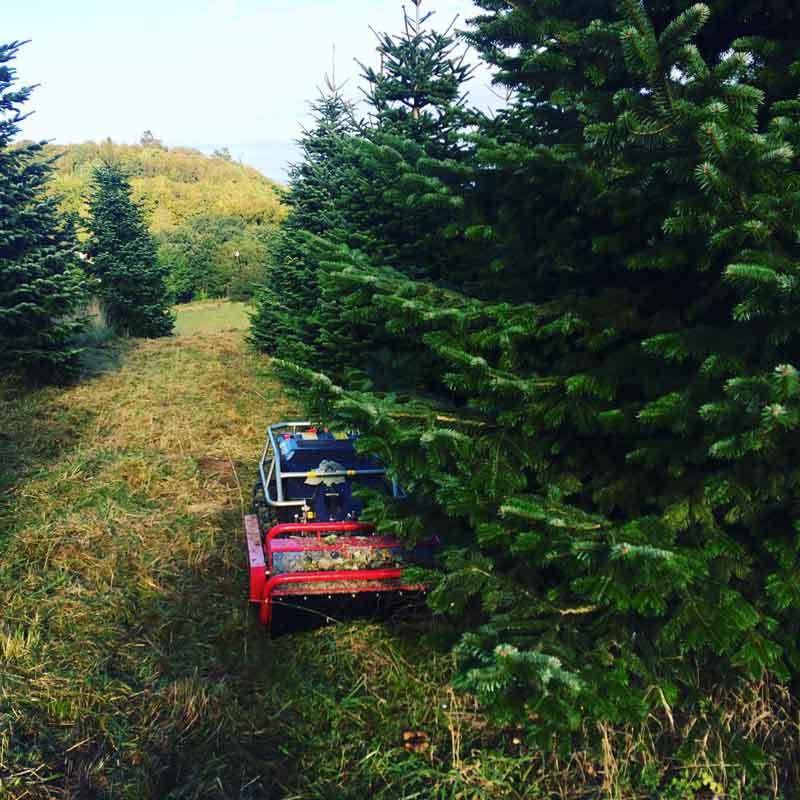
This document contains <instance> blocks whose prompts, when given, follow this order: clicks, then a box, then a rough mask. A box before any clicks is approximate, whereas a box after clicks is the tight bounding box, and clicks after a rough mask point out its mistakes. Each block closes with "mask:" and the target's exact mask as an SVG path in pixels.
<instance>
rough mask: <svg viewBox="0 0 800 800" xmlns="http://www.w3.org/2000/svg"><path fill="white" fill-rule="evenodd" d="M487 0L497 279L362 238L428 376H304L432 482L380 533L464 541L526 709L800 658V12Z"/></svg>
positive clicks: (341, 266) (461, 578)
mask: <svg viewBox="0 0 800 800" xmlns="http://www.w3.org/2000/svg"><path fill="white" fill-rule="evenodd" d="M479 5H481V6H482V7H483V8H484V9H486V12H487V13H486V14H485V16H484V17H482V18H480V19H479V20H478V23H477V27H476V28H475V29H474V30H473V32H472V34H471V39H472V41H473V42H474V43H475V45H476V46H477V47H479V48H480V49H481V51H482V52H483V53H484V55H485V57H486V58H487V59H489V60H490V61H493V63H494V64H495V65H496V66H497V68H498V70H499V76H500V80H502V81H503V82H504V83H505V84H506V85H507V86H508V87H510V88H512V89H514V91H515V100H514V103H513V105H512V106H511V107H510V108H509V109H508V110H507V111H506V112H504V113H503V114H501V115H500V116H499V118H498V119H497V120H495V121H493V122H488V121H487V122H484V124H483V125H482V129H481V135H480V136H479V143H478V147H477V150H476V152H475V155H474V158H473V159H472V160H471V161H470V163H469V164H468V165H467V169H462V170H460V171H459V170H456V169H452V170H450V172H449V175H448V177H447V178H446V180H442V181H441V183H440V185H439V187H438V188H439V189H440V191H441V192H442V193H443V195H444V196H446V197H449V198H450V201H449V202H450V205H451V207H452V208H453V209H458V208H459V207H461V208H462V209H463V212H462V213H460V214H456V215H454V218H452V219H451V221H450V222H449V223H448V226H447V229H448V235H451V236H454V237H455V238H456V239H458V240H461V241H465V242H466V241H469V242H472V243H473V245H474V247H475V253H474V254H473V257H477V255H481V256H482V258H483V265H484V266H483V270H484V277H485V279H484V280H478V281H474V280H473V279H472V278H470V279H469V280H465V281H463V282H461V283H460V284H459V283H456V282H454V284H455V285H451V286H445V285H444V284H443V283H441V282H440V285H438V286H437V285H435V284H434V283H430V282H421V281H418V280H414V279H413V276H411V277H409V276H408V274H406V275H403V274H399V273H398V272H397V271H391V270H386V269H382V268H381V267H380V265H379V264H369V263H366V262H365V261H364V260H363V259H361V260H359V259H358V258H356V257H353V255H352V254H347V253H340V257H339V263H338V266H337V268H336V269H331V270H329V271H328V273H327V274H328V275H329V280H330V284H331V287H332V289H331V291H332V292H334V291H335V290H336V289H337V288H338V291H339V292H340V293H342V294H344V293H348V292H350V293H352V295H353V296H360V298H361V299H360V302H361V303H362V304H363V305H364V306H366V307H369V308H371V309H372V313H373V315H374V317H373V319H374V320H375V321H376V324H377V325H380V329H381V335H382V336H383V337H384V341H386V342H387V345H388V346H389V347H391V346H392V343H394V346H396V347H397V348H398V349H404V348H405V349H407V348H409V347H410V346H411V345H410V344H409V343H416V353H417V356H418V359H417V363H419V364H420V371H418V372H417V373H416V374H415V373H414V372H413V371H412V372H409V373H408V374H406V375H405V376H404V381H405V383H404V385H403V386H402V387H395V392H393V393H392V394H388V395H382V394H379V393H376V392H374V391H366V392H358V391H354V390H353V388H352V387H351V386H337V385H336V384H335V383H333V382H331V380H330V379H329V378H328V377H327V376H323V375H318V374H313V373H312V372H310V371H307V370H306V371H304V370H302V369H298V368H296V367H292V366H291V365H284V369H285V370H286V372H287V374H289V375H290V376H291V377H292V379H293V380H294V382H295V385H297V386H302V387H305V389H306V390H308V391H310V393H311V396H312V398H313V402H312V410H313V413H314V414H316V415H317V416H319V417H320V418H321V419H324V420H325V421H326V422H328V423H329V424H337V423H338V424H341V425H348V426H351V427H358V428H360V429H361V430H362V431H363V432H364V439H363V446H364V447H365V448H366V449H368V450H371V451H373V452H377V453H379V454H380V455H381V456H382V457H383V458H384V459H385V460H386V461H387V462H388V463H389V464H390V465H391V466H392V468H393V469H394V470H395V471H396V472H397V474H398V475H399V477H400V479H401V481H402V482H403V484H404V485H405V486H406V487H407V488H408V490H409V494H410V496H411V499H410V500H409V501H408V502H407V503H406V504H405V508H400V507H398V505H397V504H396V503H394V502H385V503H381V502H380V501H377V500H376V501H375V502H374V503H373V504H372V506H371V513H372V514H373V517H374V518H375V519H377V520H378V521H379V522H380V524H381V527H383V528H385V529H388V530H393V531H400V532H405V533H407V534H408V535H410V536H417V535H421V534H423V533H428V534H429V533H431V532H435V533H437V534H438V535H440V536H442V537H443V538H445V539H446V541H447V543H448V547H447V548H446V550H445V552H444V556H443V570H442V573H441V576H440V579H439V583H438V586H437V588H436V590H435V591H434V592H433V593H432V596H431V604H432V605H433V606H434V608H436V609H437V610H439V611H441V612H442V613H445V614H448V615H450V616H451V617H453V618H454V619H456V620H458V619H460V620H461V621H462V622H463V624H464V627H465V633H464V636H463V639H462V642H461V644H460V645H459V647H458V653H459V656H460V659H461V663H462V666H463V673H462V676H463V677H462V683H463V685H464V686H466V687H468V688H470V689H471V690H472V691H474V692H476V693H477V694H478V696H479V698H480V699H481V700H482V701H483V702H484V703H486V704H487V705H490V706H492V707H493V708H494V709H495V710H496V711H497V712H498V713H500V714H502V715H506V716H509V717H511V716H516V717H518V718H520V719H521V720H523V721H525V720H527V721H530V720H535V723H534V725H533V727H534V728H538V729H539V730H541V731H542V732H546V731H548V730H552V729H553V728H562V729H563V728H565V727H566V728H575V727H576V726H577V725H578V724H579V723H580V721H581V719H586V718H596V719H603V720H610V721H618V720H626V719H643V718H644V717H645V716H646V715H647V714H648V713H649V711H650V709H651V708H652V706H653V704H654V703H661V702H668V703H670V704H671V703H673V702H674V701H676V700H677V698H678V697H679V696H680V695H681V693H682V692H685V691H686V690H687V688H688V687H690V686H691V685H692V683H693V682H694V681H695V680H696V675H697V674H698V671H699V672H700V674H702V675H703V676H704V677H713V678H715V679H717V680H731V679H736V677H737V676H747V675H759V674H761V672H762V671H763V670H765V669H767V670H771V671H772V672H773V673H775V674H776V675H777V676H778V677H780V678H783V679H787V678H789V677H790V676H797V674H798V671H799V670H800V650H799V649H798V645H797V642H798V633H800V624H799V623H798V614H797V610H798V604H800V595H798V593H797V592H796V589H795V583H796V579H795V577H794V576H795V575H796V574H797V570H798V569H800V544H799V543H800V538H799V536H800V535H799V534H798V530H800V524H799V523H798V521H797V517H796V511H795V509H796V505H797V496H798V492H799V491H800V477H798V475H797V474H796V471H795V470H794V469H793V466H792V461H791V455H790V454H791V453H792V452H793V450H794V449H795V448H796V437H797V430H798V425H800V390H799V387H800V382H798V379H797V368H796V366H795V364H796V361H797V358H798V352H800V350H799V349H798V348H799V347H800V340H798V337H797V333H796V325H795V324H794V320H795V319H796V315H797V311H798V309H797V307H796V303H797V297H796V283H797V275H796V272H797V266H798V263H800V248H799V247H798V240H797V237H796V230H797V220H798V219H800V205H798V204H799V203H800V200H799V198H800V192H798V181H799V180H800V179H799V178H798V174H800V173H798V155H797V153H798V150H797V148H798V146H800V142H798V135H799V134H800V128H799V127H798V125H800V100H798V90H800V62H798V61H797V60H796V59H797V46H796V44H797V42H798V41H800V18H798V15H797V14H796V13H789V14H786V13H785V12H786V9H785V6H784V5H783V4H781V3H778V2H776V3H774V4H770V3H767V4H766V5H768V6H770V9H767V10H766V11H765V12H764V13H762V14H759V15H752V14H751V13H750V12H749V11H747V10H746V9H744V8H736V7H732V6H731V5H730V4H727V3H724V2H719V3H712V4H710V5H704V4H696V5H693V6H691V7H688V8H687V7H686V5H685V4H682V3H677V2H674V3H660V4H658V6H656V5H655V4H652V7H651V4H650V3H645V4H640V3H636V2H627V0H626V2H625V3H623V4H622V6H621V7H618V6H617V4H616V3H612V2H607V3H606V2H601V3H595V4H591V5H588V6H587V4H585V3H572V2H562V3H548V4H543V3H539V2H535V1H534V0H519V2H514V3H513V4H512V3H504V2H502V3H498V2H495V1H494V0H482V2H480V3H479ZM773 5H774V9H773V8H772V6H773ZM767 11H770V12H774V13H767ZM778 20H780V22H778ZM423 166H424V167H425V169H424V170H421V172H422V173H423V174H424V173H425V172H426V171H427V172H429V173H431V174H432V173H433V172H434V168H435V165H427V164H424V165H423ZM439 166H440V168H441V166H442V164H441V162H440V165H439ZM445 166H446V165H445ZM441 171H442V174H445V173H446V172H447V170H444V169H442V170H441ZM459 175H461V184H460V187H459V183H458V180H459ZM412 183H413V181H412ZM402 186H403V184H402V182H401V184H400V188H402ZM406 188H407V189H408V190H409V191H410V190H411V187H410V186H407V187H406ZM445 202H447V201H446V200H445V199H443V201H442V205H444V204H445ZM442 232H443V233H444V232H445V229H443V231H442ZM453 275H456V276H457V275H459V267H458V264H456V263H454V264H453ZM492 284H493V286H492ZM431 357H435V358H437V359H440V360H441V362H442V363H444V364H445V365H446V369H445V371H444V374H443V375H442V377H441V381H440V384H439V386H438V387H437V386H436V384H435V383H431V382H430V380H429V377H430V376H429V373H428V372H427V371H425V370H426V367H425V365H427V364H430V360H429V359H430V358H431ZM345 366H346V365H345ZM340 370H341V367H340ZM421 378H422V379H423V380H420V379H421ZM420 385H423V386H424V387H425V388H426V391H425V392H424V393H422V392H420ZM443 519H446V520H447V521H446V522H444V523H443ZM654 687H656V688H657V690H658V691H657V692H654Z"/></svg>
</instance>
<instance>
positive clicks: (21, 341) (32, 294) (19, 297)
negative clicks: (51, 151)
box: [0, 42, 86, 380]
mask: <svg viewBox="0 0 800 800" xmlns="http://www.w3.org/2000/svg"><path fill="white" fill-rule="evenodd" d="M21 45H22V43H21V42H12V43H11V44H6V45H0V369H2V370H3V371H7V370H13V371H15V372H21V373H24V374H25V375H27V376H28V377H29V378H33V379H36V380H52V379H54V378H61V377H65V376H66V375H68V374H70V373H71V372H73V371H74V370H75V368H76V366H77V357H78V355H79V348H78V347H77V345H76V344H75V337H76V335H77V334H78V333H80V331H81V330H82V328H83V321H82V318H81V309H82V307H83V305H84V303H85V299H86V296H85V288H84V287H85V283H86V281H85V276H84V274H83V273H82V271H81V270H80V268H79V261H78V259H77V255H76V251H77V243H76V240H75V235H74V229H73V226H72V224H71V222H70V220H68V219H67V218H65V217H64V216H62V215H61V214H59V211H58V208H57V204H56V200H55V199H54V198H52V197H48V196H47V194H46V192H45V188H46V184H47V181H48V180H49V178H50V176H51V174H52V171H53V166H52V162H51V161H50V160H49V159H47V158H45V157H43V155H42V150H43V146H44V145H43V143H33V144H30V143H27V144H26V143H23V144H14V143H13V139H14V137H15V135H16V134H17V133H18V132H19V126H18V123H19V122H20V120H21V119H23V117H24V116H25V115H24V114H23V112H22V110H21V106H22V105H23V104H24V103H25V102H27V100H28V98H29V97H30V94H31V91H32V90H31V88H29V87H28V88H13V87H14V84H15V82H16V76H15V70H14V69H13V68H12V67H11V66H10V64H11V62H12V61H13V60H14V58H15V57H16V55H17V52H18V50H19V48H20V47H21Z"/></svg>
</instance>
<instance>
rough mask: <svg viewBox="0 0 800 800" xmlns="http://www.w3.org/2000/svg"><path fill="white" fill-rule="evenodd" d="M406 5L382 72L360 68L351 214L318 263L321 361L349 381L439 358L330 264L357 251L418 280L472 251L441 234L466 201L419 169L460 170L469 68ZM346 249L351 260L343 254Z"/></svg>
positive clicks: (384, 384)
mask: <svg viewBox="0 0 800 800" xmlns="http://www.w3.org/2000/svg"><path fill="white" fill-rule="evenodd" d="M415 8H416V10H415V14H414V16H413V18H412V17H411V16H410V15H408V14H407V13H405V11H404V18H403V19H404V23H403V30H402V32H401V34H400V35H397V36H393V35H389V34H386V33H384V34H379V35H378V47H377V52H378V56H379V59H380V63H381V68H380V70H375V69H372V68H370V67H367V66H364V65H362V69H363V76H362V77H363V78H364V80H365V81H366V85H367V88H366V97H367V100H368V112H369V121H368V124H366V126H365V127H364V129H363V132H362V135H361V136H360V137H359V138H358V139H356V140H353V141H352V143H351V162H352V166H351V169H350V173H349V174H350V180H349V182H348V183H347V185H346V186H345V187H344V192H343V193H342V195H341V196H340V198H339V206H340V208H341V209H342V214H343V218H344V224H343V234H342V235H341V236H340V237H339V239H338V242H339V243H340V244H344V245H346V249H344V250H341V249H340V251H339V252H337V251H335V250H332V249H330V248H328V252H327V254H326V256H325V257H324V259H323V260H322V262H321V265H322V269H321V277H320V281H319V283H320V293H319V301H318V305H317V309H316V312H315V320H316V328H317V331H318V336H319V341H320V346H319V352H320V360H321V361H322V362H324V363H331V364H336V365H339V366H341V368H342V369H341V371H336V369H334V373H333V374H335V375H337V377H339V378H340V379H342V380H343V381H345V382H347V383H348V384H349V385H353V386H355V385H359V386H362V387H368V386H378V387H380V388H381V389H382V390H387V389H388V388H390V387H392V386H398V385H402V384H403V382H404V381H405V380H406V379H407V377H406V376H407V373H409V372H411V373H414V374H417V375H418V374H419V373H418V371H417V370H418V368H419V367H421V366H422V365H423V364H424V371H426V372H428V373H431V374H436V373H438V372H440V371H441V368H440V365H439V362H438V359H435V358H433V359H432V358H430V357H427V358H425V359H424V361H423V362H421V363H420V362H419V357H420V354H419V351H418V348H416V346H415V345H414V344H413V343H409V345H410V346H409V347H405V346H404V345H403V343H402V342H401V341H398V340H396V339H394V340H391V341H390V340H389V339H387V338H386V336H385V335H384V334H383V330H382V328H383V326H382V324H381V316H380V311H379V310H378V309H377V308H375V307H373V306H372V305H371V303H370V301H369V297H370V293H369V291H364V290H363V289H359V290H355V289H353V287H352V286H350V287H348V289H346V290H343V289H342V288H341V286H340V285H339V284H338V283H337V281H336V280H334V281H329V280H328V279H327V278H326V274H327V273H328V272H329V271H333V272H334V273H336V272H339V271H340V268H341V267H342V266H343V265H346V261H347V259H348V258H350V257H355V258H356V259H358V260H360V261H361V262H362V263H364V264H365V265H369V264H373V265H381V266H387V267H392V268H393V269H395V270H397V271H398V272H400V273H402V274H405V275H411V276H413V277H415V278H423V277H424V278H427V279H429V280H450V279H451V275H450V273H451V271H452V268H453V264H454V263H460V264H461V267H462V268H464V265H465V264H466V261H467V258H466V256H467V252H465V251H464V249H463V248H461V247H460V244H459V243H454V242H452V241H450V240H448V239H447V238H446V237H444V236H442V235H441V230H442V228H443V226H444V225H445V223H446V222H448V221H449V220H450V217H451V213H452V208H451V205H452V204H455V205H457V206H460V205H461V204H462V202H463V201H462V199H461V198H460V197H454V196H453V195H452V194H450V193H448V192H447V191H446V190H445V191H443V190H442V188H441V186H440V184H441V181H440V180H437V179H433V178H431V177H430V176H429V175H424V174H421V170H422V167H423V166H424V165H425V164H429V163H434V164H438V163H440V162H445V163H447V164H448V166H449V169H450V170H453V171H455V172H456V173H457V172H458V170H459V169H460V167H461V166H462V165H463V163H464V161H465V160H466V159H467V156H468V152H469V149H468V147H467V145H466V142H465V140H464V135H465V131H466V129H467V126H468V125H469V124H470V123H471V122H473V121H474V120H475V115H474V114H473V113H472V112H470V111H469V110H468V109H467V108H466V105H465V100H464V95H463V92H464V87H465V84H466V82H467V81H468V80H469V79H470V77H471V73H472V68H471V67H470V66H469V65H467V64H466V63H465V59H464V53H463V52H459V48H458V44H457V42H456V40H455V38H454V36H453V34H452V24H451V26H450V27H449V28H448V29H447V30H445V31H444V32H443V33H442V32H438V31H436V30H435V29H433V28H432V27H430V23H429V18H430V16H431V15H430V14H428V15H421V12H420V3H416V4H415ZM342 253H343V254H344V258H345V261H344V262H343V261H342V260H341V254H342Z"/></svg>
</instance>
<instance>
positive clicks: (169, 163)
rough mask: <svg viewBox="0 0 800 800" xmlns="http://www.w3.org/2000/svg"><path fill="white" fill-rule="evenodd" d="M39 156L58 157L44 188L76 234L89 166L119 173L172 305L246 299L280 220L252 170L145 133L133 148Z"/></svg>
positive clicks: (90, 145) (53, 148) (53, 150)
mask: <svg viewBox="0 0 800 800" xmlns="http://www.w3.org/2000/svg"><path fill="white" fill-rule="evenodd" d="M45 154H46V155H48V156H58V158H57V159H56V161H55V166H56V171H55V173H54V175H53V178H52V181H51V189H52V191H53V192H54V193H55V194H57V195H59V196H60V199H61V207H62V209H63V210H64V211H67V212H72V213H74V214H75V215H77V217H78V219H79V220H80V222H79V227H81V226H82V224H84V223H85V221H86V219H87V215H88V208H87V206H86V197H87V190H88V187H89V182H90V179H91V175H92V170H93V168H94V166H95V165H96V164H97V163H99V162H101V161H107V162H108V161H110V162H113V163H116V164H118V165H119V166H121V167H122V168H123V170H124V171H125V172H126V173H127V174H128V175H129V176H130V183H131V188H132V196H133V199H134V200H135V201H136V202H141V203H142V204H143V205H144V208H145V212H146V220H147V223H148V225H149V228H150V231H151V233H152V234H153V235H154V236H155V237H156V241H157V244H158V258H159V261H160V262H161V263H162V265H163V266H164V267H165V268H166V269H167V270H168V277H167V284H168V288H169V289H170V291H171V293H172V295H173V298H174V299H175V301H176V302H186V301H189V300H192V299H196V298H201V297H226V296H227V297H232V298H235V299H246V298H248V297H250V295H251V294H252V292H253V286H254V284H255V283H256V282H257V280H258V275H259V274H260V271H261V270H262V269H263V264H264V262H265V260H266V258H267V252H268V248H269V245H270V241H271V240H272V238H273V236H274V234H275V231H276V228H277V226H278V224H279V223H280V221H281V220H282V219H283V218H284V216H285V210H284V206H283V205H282V203H281V199H280V188H279V187H278V186H277V185H276V184H275V183H274V182H273V181H271V180H269V179H268V178H266V177H265V176H264V175H262V174H261V173H260V172H258V170H256V169H254V168H252V167H248V166H245V165H243V164H239V163H237V162H235V161H233V160H232V159H231V158H230V155H229V154H228V152H227V150H225V149H223V150H221V151H216V154H215V155H214V156H206V155H204V154H203V153H201V152H200V151H198V150H193V149H190V148H181V147H176V148H167V147H165V146H164V145H163V144H161V142H159V140H158V139H155V138H154V137H153V136H152V135H151V134H150V133H149V132H146V133H145V134H144V135H143V136H142V144H138V145H127V144H116V143H114V142H112V141H111V140H105V141H103V142H84V143H82V144H72V145H66V146H63V145H48V146H47V147H46V148H45Z"/></svg>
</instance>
